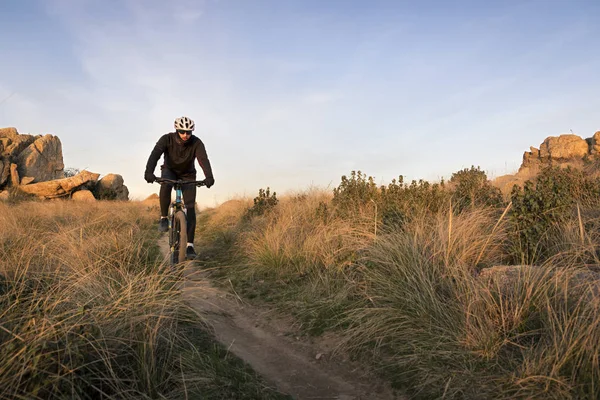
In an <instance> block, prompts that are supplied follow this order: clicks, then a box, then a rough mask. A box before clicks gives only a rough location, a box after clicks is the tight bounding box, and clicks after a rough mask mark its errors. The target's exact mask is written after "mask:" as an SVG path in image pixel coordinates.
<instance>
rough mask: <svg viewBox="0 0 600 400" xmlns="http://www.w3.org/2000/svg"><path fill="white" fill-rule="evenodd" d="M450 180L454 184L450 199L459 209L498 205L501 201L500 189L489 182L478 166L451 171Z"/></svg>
mask: <svg viewBox="0 0 600 400" xmlns="http://www.w3.org/2000/svg"><path fill="white" fill-rule="evenodd" d="M450 182H451V183H452V184H454V192H453V194H452V201H453V204H455V205H456V207H457V209H458V210H459V211H460V210H464V209H465V208H467V207H475V206H491V207H498V206H500V205H501V204H502V202H503V201H502V193H501V192H500V189H498V188H497V187H494V186H492V185H491V184H490V182H489V181H488V179H487V175H486V174H485V172H483V171H482V170H481V169H480V168H479V167H477V168H475V167H474V166H471V168H465V169H463V170H460V171H458V172H455V173H453V174H452V177H451V178H450Z"/></svg>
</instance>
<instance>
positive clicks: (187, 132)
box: [177, 131, 192, 136]
mask: <svg viewBox="0 0 600 400" xmlns="http://www.w3.org/2000/svg"><path fill="white" fill-rule="evenodd" d="M177 133H179V134H180V135H182V136H183V135H187V136H190V135H191V134H192V131H177Z"/></svg>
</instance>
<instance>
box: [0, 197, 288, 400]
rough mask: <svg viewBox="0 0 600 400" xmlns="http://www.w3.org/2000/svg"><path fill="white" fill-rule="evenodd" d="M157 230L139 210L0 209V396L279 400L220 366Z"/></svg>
mask: <svg viewBox="0 0 600 400" xmlns="http://www.w3.org/2000/svg"><path fill="white" fill-rule="evenodd" d="M154 220H155V214H154V213H149V212H148V211H147V207H146V206H144V205H143V204H141V203H114V202H97V203H94V204H91V205H90V204H85V205H80V204H77V203H72V202H69V201H54V202H22V203H20V204H18V205H13V206H8V205H5V204H0V398H2V399H4V398H5V399H14V398H27V399H35V398H65V397H68V398H177V399H179V398H187V397H188V396H191V397H198V396H200V397H201V398H206V397H215V398H232V397H237V398H276V396H275V395H272V396H271V395H269V394H268V393H267V392H268V391H267V390H265V391H264V393H267V394H265V395H264V396H263V395H262V394H261V393H263V388H262V387H261V385H260V384H257V385H255V386H252V387H250V386H249V385H246V384H245V383H243V382H241V381H244V380H245V381H251V380H252V379H250V378H249V377H250V376H251V375H250V374H249V373H248V371H246V370H245V369H244V367H240V365H236V364H233V363H228V362H224V361H223V360H224V355H225V354H226V352H225V351H221V350H219V348H218V346H215V345H214V344H213V343H212V341H211V340H210V338H209V337H208V335H207V333H206V332H205V330H204V328H205V327H204V325H203V323H202V319H201V316H199V315H197V314H196V313H195V312H193V310H192V309H190V308H189V307H188V306H187V305H186V304H185V303H184V302H183V300H182V298H181V296H180V292H179V289H178V287H179V284H180V277H179V274H178V273H177V272H175V271H171V270H170V269H168V268H165V267H164V266H163V265H162V264H161V260H162V257H161V256H160V255H159V250H158V247H157V244H156V239H157V237H158V234H157V232H156V228H155V225H153V222H154ZM229 358H230V359H231V357H229ZM229 369H230V370H229ZM236 374H237V375H236ZM232 377H233V378H232ZM232 379H233V380H238V381H240V382H236V383H235V384H234V385H232V384H230V382H231V380H232ZM236 385H237V388H236ZM245 385H246V386H245ZM236 391H239V392H236ZM244 392H246V393H247V394H243V393H244ZM269 393H271V392H269Z"/></svg>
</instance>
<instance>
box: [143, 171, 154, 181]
mask: <svg viewBox="0 0 600 400" xmlns="http://www.w3.org/2000/svg"><path fill="white" fill-rule="evenodd" d="M144 179H145V180H146V182H148V183H152V182H154V181H155V180H156V176H155V175H154V174H153V173H152V172H146V173H145V174H144Z"/></svg>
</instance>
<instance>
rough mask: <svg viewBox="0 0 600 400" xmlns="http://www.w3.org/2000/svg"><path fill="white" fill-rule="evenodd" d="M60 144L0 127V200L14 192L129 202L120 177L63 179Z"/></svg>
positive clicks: (84, 174)
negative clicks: (94, 195) (83, 191)
mask: <svg viewBox="0 0 600 400" xmlns="http://www.w3.org/2000/svg"><path fill="white" fill-rule="evenodd" d="M64 169H65V166H64V163H63V155H62V143H61V141H60V139H59V138H58V137H57V136H54V135H49V134H48V135H43V136H42V135H35V136H34V135H28V134H20V133H19V132H17V129H16V128H0V195H1V196H0V198H6V197H7V196H8V189H11V188H12V189H14V190H15V191H20V192H23V193H27V194H32V195H36V196H38V197H42V198H47V199H48V198H56V197H69V196H70V195H73V194H74V193H76V192H77V191H82V190H89V194H88V193H83V194H78V195H76V196H70V197H71V198H76V199H81V198H87V199H89V198H90V197H89V196H90V195H92V196H93V194H92V193H94V194H96V196H97V197H96V198H102V199H111V200H128V199H129V190H128V189H127V186H125V185H124V182H123V177H122V176H121V175H116V174H108V175H106V176H105V177H104V178H102V179H101V180H100V181H98V178H99V176H100V175H99V174H96V173H93V172H89V171H83V172H81V173H78V174H77V175H75V176H71V177H67V178H65V172H64Z"/></svg>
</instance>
